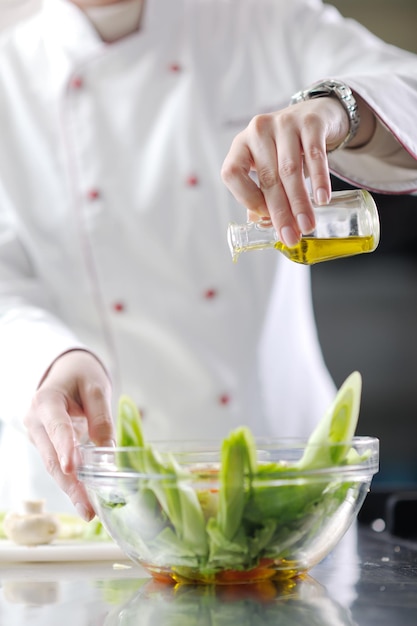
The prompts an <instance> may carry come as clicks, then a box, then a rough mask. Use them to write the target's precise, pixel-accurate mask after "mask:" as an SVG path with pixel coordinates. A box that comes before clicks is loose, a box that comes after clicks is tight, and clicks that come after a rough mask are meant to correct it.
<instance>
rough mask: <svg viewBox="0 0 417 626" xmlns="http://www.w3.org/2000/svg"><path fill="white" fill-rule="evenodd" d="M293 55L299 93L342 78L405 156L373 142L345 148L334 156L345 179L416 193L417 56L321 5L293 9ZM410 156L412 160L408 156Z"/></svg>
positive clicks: (307, 0)
mask: <svg viewBox="0 0 417 626" xmlns="http://www.w3.org/2000/svg"><path fill="white" fill-rule="evenodd" d="M292 10H293V13H292V16H291V20H292V21H293V22H294V24H295V23H296V24H297V27H296V28H294V29H293V32H294V37H293V38H292V40H291V46H292V53H293V55H294V57H295V58H296V59H297V61H296V63H297V66H298V72H297V75H298V76H299V77H300V85H299V88H300V89H302V88H306V87H308V86H309V85H310V84H311V83H313V82H315V81H317V80H321V79H324V78H339V79H340V80H343V81H344V82H346V83H347V84H348V85H349V86H350V87H351V88H352V89H353V90H354V91H355V92H356V93H358V94H359V95H360V96H361V97H362V98H363V99H364V100H365V101H366V103H367V104H368V106H369V107H370V108H371V109H372V110H373V111H374V113H375V115H376V117H377V119H378V120H379V122H380V124H381V125H382V126H383V127H384V128H385V129H386V132H390V133H391V134H392V136H393V137H394V138H395V140H396V141H397V142H398V146H399V147H400V148H401V149H402V150H403V151H404V155H403V157H402V158H401V157H399V155H398V151H397V154H396V155H395V156H394V154H393V153H394V152H395V150H394V151H393V153H392V158H391V154H387V153H384V151H381V150H380V143H379V142H378V141H376V142H372V141H371V142H370V143H369V145H368V146H367V147H366V148H364V149H361V150H353V149H349V148H346V149H344V150H340V151H335V152H334V153H332V154H331V155H330V157H329V163H330V165H331V167H332V169H333V171H334V172H335V173H336V174H338V175H340V176H341V177H342V178H345V179H347V180H349V181H350V182H353V183H355V184H358V185H363V186H367V187H368V188H370V189H373V190H374V191H380V192H392V193H411V192H414V191H416V190H417V125H416V124H415V115H416V110H417V55H415V54H412V53H411V52H407V51H405V50H402V49H400V48H398V47H396V46H392V45H389V44H387V43H385V42H383V41H382V40H381V39H379V38H378V37H376V36H374V35H373V34H371V33H370V32H369V31H368V30H367V29H366V28H364V27H363V26H362V25H361V24H359V23H358V22H356V21H354V20H351V19H347V18H344V17H342V16H341V15H340V13H339V12H338V11H337V10H336V9H335V8H334V7H332V6H329V5H323V3H322V2H321V1H319V0H304V1H303V0H301V1H296V2H295V3H294V5H293V8H292ZM407 155H409V156H407Z"/></svg>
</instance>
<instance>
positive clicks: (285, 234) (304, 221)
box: [271, 115, 315, 246]
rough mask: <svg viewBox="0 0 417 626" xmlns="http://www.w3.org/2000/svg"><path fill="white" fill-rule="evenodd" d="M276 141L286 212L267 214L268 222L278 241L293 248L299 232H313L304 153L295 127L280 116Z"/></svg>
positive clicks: (286, 117)
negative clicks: (278, 138) (276, 233)
mask: <svg viewBox="0 0 417 626" xmlns="http://www.w3.org/2000/svg"><path fill="white" fill-rule="evenodd" d="M277 132H278V134H279V137H280V142H279V150H278V171H279V176H280V178H281V181H282V185H283V188H284V190H285V193H286V197H287V202H288V204H289V207H290V209H289V210H288V211H286V212H285V213H283V212H281V213H271V219H272V222H273V224H274V226H275V228H276V230H277V231H278V233H279V234H280V238H281V241H283V242H284V243H285V244H286V245H288V246H293V245H295V244H296V243H297V242H298V240H299V238H300V235H301V234H302V233H305V234H307V233H309V232H311V231H312V230H314V224H315V220H314V213H313V207H312V204H311V199H310V194H309V191H308V189H307V185H306V179H305V171H304V153H303V145H302V142H301V136H300V133H299V129H298V126H297V124H296V123H295V122H294V120H293V118H292V117H288V116H286V115H283V116H281V117H280V119H279V122H278V130H277Z"/></svg>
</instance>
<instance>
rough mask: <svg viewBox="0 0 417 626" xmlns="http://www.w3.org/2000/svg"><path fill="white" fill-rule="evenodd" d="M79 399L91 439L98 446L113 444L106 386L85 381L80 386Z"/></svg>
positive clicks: (112, 430)
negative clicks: (85, 382)
mask: <svg viewBox="0 0 417 626" xmlns="http://www.w3.org/2000/svg"><path fill="white" fill-rule="evenodd" d="M80 400H81V404H82V406H83V408H84V413H85V416H86V418H87V422H88V433H89V435H90V439H91V441H93V442H94V443H95V444H97V445H98V446H112V445H114V439H115V433H114V424H113V419H112V416H111V403H110V392H109V388H108V387H106V386H101V385H100V384H92V383H87V384H84V385H83V386H80Z"/></svg>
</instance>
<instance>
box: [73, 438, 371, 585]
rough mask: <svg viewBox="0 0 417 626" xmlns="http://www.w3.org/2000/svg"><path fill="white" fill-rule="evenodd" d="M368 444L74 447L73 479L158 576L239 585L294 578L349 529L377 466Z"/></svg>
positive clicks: (233, 441) (114, 533)
mask: <svg viewBox="0 0 417 626" xmlns="http://www.w3.org/2000/svg"><path fill="white" fill-rule="evenodd" d="M378 461H379V445H378V440H377V439H375V438H372V437H353V438H352V439H351V440H349V441H347V442H336V443H323V442H318V443H315V442H314V441H313V442H311V441H310V442H309V441H307V440H306V441H304V440H299V439H291V440H290V439H288V440H286V439H278V440H260V439H254V438H252V437H251V434H250V432H249V431H248V429H246V428H240V429H237V430H236V431H234V432H233V433H232V434H231V435H230V436H229V437H228V438H227V439H225V440H224V441H223V444H222V445H220V444H219V443H212V444H210V443H208V442H203V441H200V442H181V443H173V442H170V443H162V442H159V443H154V444H146V445H143V446H124V447H121V446H120V447H115V448H99V447H95V446H93V445H88V444H87V445H82V446H79V466H78V476H79V479H80V480H81V481H82V482H83V483H84V485H85V487H86V489H87V492H88V495H89V498H90V500H91V502H92V505H93V507H94V509H95V511H96V514H97V516H98V517H99V519H100V521H101V522H102V524H103V526H104V528H105V529H106V530H107V532H108V533H109V535H110V536H111V537H112V538H113V539H114V541H115V542H116V543H117V544H118V545H119V546H120V548H121V549H122V550H123V551H124V552H125V553H126V555H127V556H128V557H130V558H131V559H132V560H133V561H134V562H136V563H138V564H140V565H141V566H143V567H144V568H145V569H146V570H147V571H148V572H150V574H151V575H152V576H153V577H154V578H155V579H157V580H163V581H167V582H175V583H178V582H194V583H240V582H245V583H250V582H255V581H260V580H267V579H287V578H292V577H294V576H297V575H299V574H302V573H305V572H307V571H308V570H310V569H311V568H312V567H313V566H315V565H316V564H317V563H319V562H320V561H321V560H322V559H323V558H324V557H325V556H326V555H327V554H329V552H330V551H331V550H332V549H333V548H334V547H335V546H336V544H337V543H338V542H339V540H340V539H341V538H342V536H343V535H344V534H345V532H346V531H347V530H348V528H349V527H350V526H351V525H352V523H353V522H354V520H355V518H356V516H357V513H358V511H359V509H360V507H361V505H362V503H363V501H364V499H365V497H366V494H367V492H368V490H369V488H370V484H371V481H372V477H373V475H374V474H375V473H376V472H377V470H378Z"/></svg>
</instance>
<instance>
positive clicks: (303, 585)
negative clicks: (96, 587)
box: [104, 576, 354, 626]
mask: <svg viewBox="0 0 417 626" xmlns="http://www.w3.org/2000/svg"><path fill="white" fill-rule="evenodd" d="M139 623H140V625H141V626H148V625H149V626H151V625H152V626H153V625H154V624H161V625H163V626H201V625H204V626H230V625H231V624H240V626H261V625H265V626H266V625H269V624H271V625H272V624H274V625H276V624H294V625H297V626H304V625H305V626H316V625H317V626H353V625H354V622H353V621H352V616H351V614H350V611H349V610H348V609H346V608H344V607H342V606H341V605H339V604H338V603H336V602H335V601H334V600H332V599H331V598H330V596H329V595H328V593H327V591H326V589H325V587H323V586H322V585H321V584H320V583H318V582H317V581H316V580H314V579H313V578H312V577H310V576H306V577H303V578H299V579H292V580H288V581H285V582H280V583H278V582H272V581H263V582H259V583H252V584H246V585H218V586H214V585H184V584H182V585H181V584H178V585H175V586H171V585H167V584H165V583H161V582H158V581H154V580H151V581H148V582H147V583H146V584H145V585H144V586H143V587H142V588H141V589H140V590H139V591H138V592H137V593H136V594H135V595H134V596H133V597H132V598H131V599H130V600H129V601H128V602H127V603H126V604H124V605H123V606H122V607H118V608H117V609H116V610H115V611H113V612H111V613H110V614H109V615H108V617H107V619H106V620H105V622H104V626H136V625H137V624H139Z"/></svg>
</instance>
